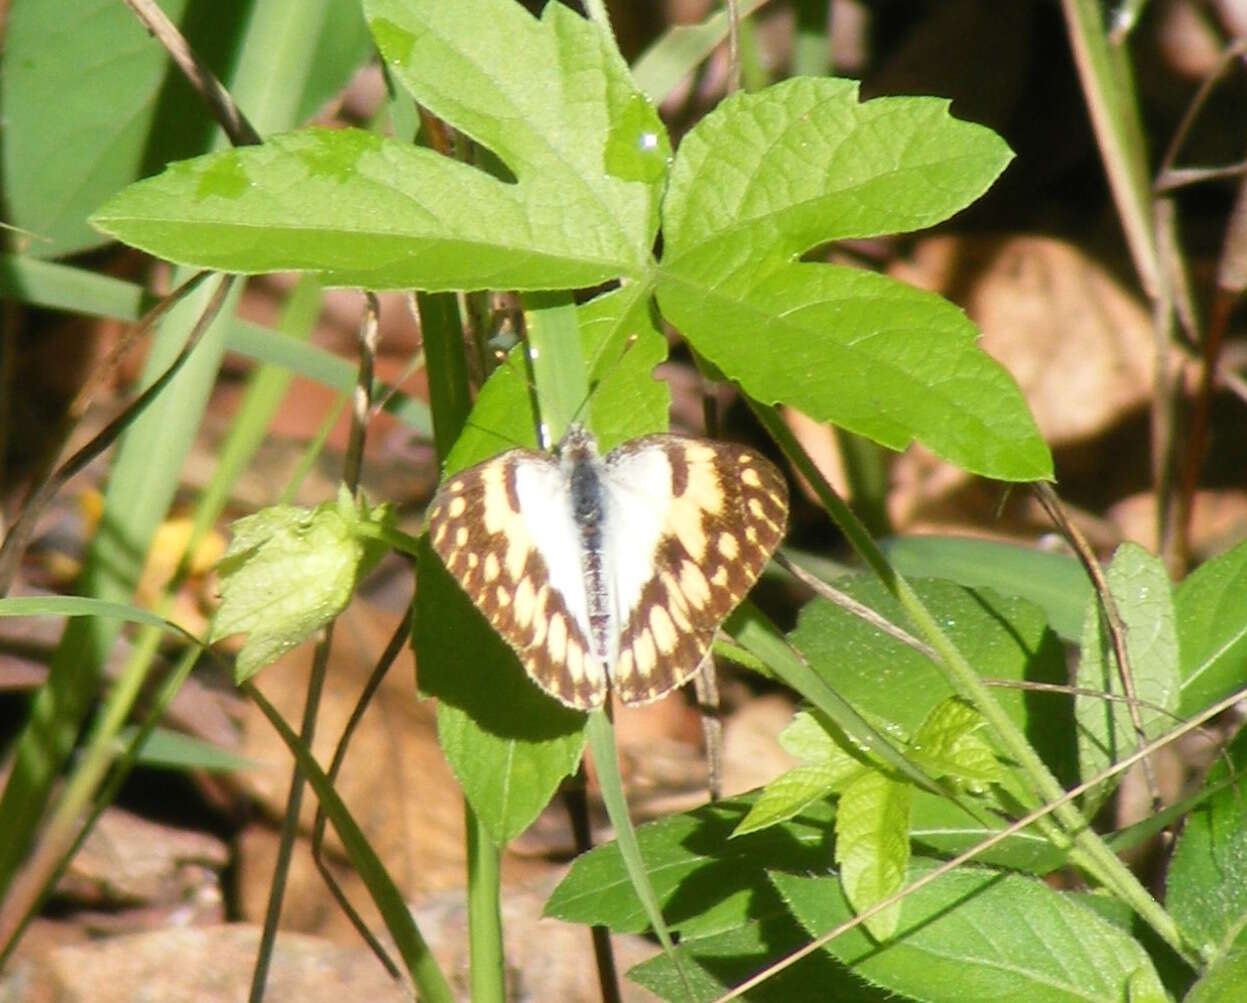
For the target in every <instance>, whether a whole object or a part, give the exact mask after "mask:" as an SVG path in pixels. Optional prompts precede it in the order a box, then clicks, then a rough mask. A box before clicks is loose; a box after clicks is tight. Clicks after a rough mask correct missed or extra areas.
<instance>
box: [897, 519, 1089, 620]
mask: <svg viewBox="0 0 1247 1003" xmlns="http://www.w3.org/2000/svg"><path fill="white" fill-rule="evenodd" d="M880 546H882V547H883V549H884V552H885V553H886V554H887V555H888V560H889V561H891V562H892V566H893V567H894V568H896V570H897V571H899V572H900V573H901V574H902V575H904V576H905V577H907V578H947V579H949V580H950V581H954V582H956V583H957V584H958V585H965V586H967V587H968V588H989V589H992V590H994V591H995V592H997V593H999V594H1000V595H1004V596H1017V597H1018V598H1020V599H1026V600H1028V601H1029V602H1033V603H1034V604H1035V605H1036V606H1038V607H1040V608H1041V609H1042V610H1043V611H1044V613H1045V614H1047V617H1048V623H1049V625H1050V626H1051V627H1052V629H1053V630H1055V631H1056V632H1057V634H1059V635H1060V636H1061V638H1062V639H1063V640H1066V641H1078V640H1079V638H1081V637H1082V621H1083V614H1084V612H1085V611H1086V609H1087V603H1088V602H1090V601H1091V579H1089V578H1088V577H1087V572H1086V571H1084V570H1083V567H1082V565H1081V564H1079V563H1078V559H1077V558H1075V557H1073V556H1072V555H1070V554H1056V553H1049V552H1047V551H1043V550H1036V549H1035V548H1034V547H1022V546H1018V545H1017V544H1014V543H1002V542H1000V541H999V540H976V539H971V538H969V537H953V536H900V537H895V538H893V539H891V540H883V541H881V542H880Z"/></svg>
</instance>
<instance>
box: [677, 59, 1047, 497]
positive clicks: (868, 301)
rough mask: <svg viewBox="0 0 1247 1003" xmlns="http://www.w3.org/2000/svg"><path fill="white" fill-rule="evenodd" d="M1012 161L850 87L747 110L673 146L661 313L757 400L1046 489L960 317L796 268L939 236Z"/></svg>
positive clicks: (776, 97)
mask: <svg viewBox="0 0 1247 1003" xmlns="http://www.w3.org/2000/svg"><path fill="white" fill-rule="evenodd" d="M1010 157H1011V154H1010V153H1009V151H1008V148H1007V147H1006V146H1005V145H1004V143H1003V142H1002V141H1001V140H1000V139H999V138H998V137H997V136H996V135H995V134H994V133H992V132H991V131H990V130H987V129H983V128H981V127H979V126H975V125H971V124H969V123H965V122H959V121H957V120H956V119H953V118H952V117H951V116H950V115H949V114H948V104H947V102H945V101H941V100H936V99H928V98H880V99H877V100H874V101H869V102H866V103H864V104H862V103H859V102H858V100H857V86H856V84H854V83H852V82H849V81H843V80H830V79H808V78H807V79H794V80H790V81H787V82H785V83H783V84H779V85H776V86H774V87H770V88H767V89H766V90H765V91H762V92H760V93H757V94H743V93H742V94H737V95H735V96H733V97H731V98H729V99H727V100H726V101H724V102H722V103H721V104H720V105H719V106H718V108H716V109H715V111H714V112H712V113H711V114H710V115H707V116H706V118H705V119H703V120H702V121H701V122H700V123H698V125H696V126H695V127H694V128H693V129H692V130H691V131H690V132H689V133H688V135H687V136H685V138H684V140H683V142H682V143H681V145H680V149H679V151H678V154H677V157H676V162H675V166H674V167H673V169H672V174H671V183H670V186H669V188H668V192H667V196H666V199H665V201H664V204H663V235H664V241H665V243H664V253H663V261H662V266H661V269H660V272H659V277H658V286H657V293H658V300H659V303H660V304H661V306H662V310H663V314H664V315H665V316H666V317H668V318H669V319H670V320H671V321H672V322H674V323H675V324H676V325H677V326H678V327H679V328H680V329H681V331H682V332H683V333H684V335H685V336H686V337H687V338H688V340H689V341H690V343H691V344H692V345H693V346H694V347H695V348H696V349H697V351H698V352H699V353H700V354H701V355H703V356H704V357H705V358H706V359H708V360H709V361H710V362H711V363H713V364H714V365H715V366H716V367H717V368H718V369H719V370H721V371H722V372H723V373H725V374H727V375H728V376H729V377H730V378H732V379H734V380H737V381H738V382H739V383H740V385H741V386H742V387H743V388H744V389H745V390H746V391H747V392H748V393H749V394H750V395H751V396H753V397H755V398H757V399H758V400H760V401H763V402H767V403H770V402H777V401H782V402H784V403H787V404H791V405H793V406H795V407H798V408H799V409H801V410H802V411H804V412H805V413H807V414H809V415H810V416H811V417H814V418H816V419H818V420H822V421H832V422H835V423H836V424H838V425H841V426H843V427H845V428H847V429H850V430H851V431H854V432H858V433H860V434H862V435H865V436H867V437H869V438H872V439H874V440H875V441H877V442H879V443H881V444H883V445H885V446H889V447H891V448H893V449H902V448H904V447H905V446H907V445H908V444H909V443H910V442H911V441H913V440H915V439H916V440H919V441H921V442H923V443H924V444H925V445H926V446H928V447H929V448H930V449H932V450H933V451H934V452H936V453H938V454H940V455H941V456H943V457H945V458H946V459H949V460H951V461H952V462H954V463H957V464H958V465H960V466H963V467H965V468H966V469H969V470H973V471H975V472H977V473H981V474H984V475H987V476H991V477H997V478H1000V479H1004V480H1035V479H1045V478H1049V477H1051V476H1052V463H1051V457H1050V455H1049V453H1048V450H1047V447H1046V446H1045V444H1044V442H1043V440H1042V438H1041V437H1040V435H1039V432H1038V430H1037V429H1036V427H1035V424H1034V421H1033V419H1032V418H1031V416H1030V412H1029V411H1028V409H1027V407H1026V403H1025V401H1024V400H1023V398H1022V395H1021V393H1020V392H1019V390H1018V388H1017V385H1016V384H1015V383H1014V381H1013V380H1012V378H1011V377H1010V376H1009V375H1008V373H1007V372H1005V370H1004V369H1002V368H1001V367H1000V366H999V365H998V364H997V363H996V362H994V361H993V360H992V359H991V358H990V357H989V356H987V355H986V354H984V353H983V352H981V351H979V349H978V348H977V347H976V346H975V344H974V340H975V337H976V334H977V332H976V331H975V329H974V326H973V324H971V323H970V322H969V321H968V320H967V319H966V317H965V315H964V314H962V313H961V311H960V310H958V309H957V308H956V307H954V306H952V305H951V304H949V303H947V302H946V301H944V300H942V299H940V298H939V297H937V296H934V295H932V294H930V293H926V292H922V291H920V290H917V289H913V288H911V287H909V286H905V285H902V284H900V283H898V282H894V281H892V280H891V279H888V278H886V277H884V276H881V275H877V274H874V273H871V272H865V271H862V270H860V269H852V268H844V267H839V266H832V265H825V264H807V263H800V262H798V261H797V258H798V257H799V256H800V255H802V254H805V253H806V252H808V251H810V250H812V249H813V248H814V247H816V246H817V245H819V244H822V243H825V242H827V241H830V240H838V239H843V238H846V237H864V236H870V235H874V234H880V233H892V232H897V231H904V230H912V229H916V228H919V227H924V226H929V225H931V224H933V223H936V222H938V221H940V220H942V219H945V218H947V217H948V216H949V215H951V214H952V213H953V212H956V211H957V210H958V209H960V208H963V207H964V206H965V205H967V204H968V203H969V202H971V201H973V199H975V198H977V197H978V196H979V195H980V194H982V192H983V191H985V190H986V188H987V186H988V185H989V184H990V183H991V181H992V180H993V179H994V178H995V177H996V176H997V175H998V174H999V172H1000V171H1001V170H1003V168H1004V166H1005V164H1006V163H1007V162H1008V160H1009V159H1010ZM761 332H765V337H762V336H761ZM864 374H868V376H864Z"/></svg>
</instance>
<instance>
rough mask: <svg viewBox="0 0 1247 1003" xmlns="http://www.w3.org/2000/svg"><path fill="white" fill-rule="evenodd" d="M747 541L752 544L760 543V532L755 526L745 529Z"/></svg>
mask: <svg viewBox="0 0 1247 1003" xmlns="http://www.w3.org/2000/svg"><path fill="white" fill-rule="evenodd" d="M745 539H746V540H748V541H749V542H750V543H757V542H758V531H757V530H756V529H755V528H754V527H753V526H746V527H745Z"/></svg>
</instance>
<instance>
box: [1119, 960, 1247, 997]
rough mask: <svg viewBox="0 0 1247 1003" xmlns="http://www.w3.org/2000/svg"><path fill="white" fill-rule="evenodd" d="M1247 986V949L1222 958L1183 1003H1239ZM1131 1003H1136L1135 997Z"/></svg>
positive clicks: (1194, 987)
mask: <svg viewBox="0 0 1247 1003" xmlns="http://www.w3.org/2000/svg"><path fill="white" fill-rule="evenodd" d="M1244 985H1247V948H1239V949H1237V950H1234V951H1231V952H1230V953H1229V954H1227V955H1225V956H1224V957H1222V958H1220V959H1219V960H1218V961H1217V962H1216V963H1214V964H1213V965H1212V966H1211V967H1210V968H1209V969H1208V971H1206V972H1205V973H1204V975H1203V977H1202V978H1201V979H1200V980H1199V981H1198V982H1196V983H1195V985H1193V986H1192V987H1191V991H1190V992H1189V993H1187V994H1186V996H1185V997H1184V999H1183V1001H1182V1003H1239V1001H1240V1000H1241V999H1242V996H1243V986H1244ZM1130 1003H1134V999H1133V997H1132V998H1131V1000H1130Z"/></svg>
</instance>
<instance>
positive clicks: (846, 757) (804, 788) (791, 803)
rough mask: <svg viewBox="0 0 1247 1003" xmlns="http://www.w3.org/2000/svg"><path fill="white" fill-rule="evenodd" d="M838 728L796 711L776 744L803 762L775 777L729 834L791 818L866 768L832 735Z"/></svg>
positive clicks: (740, 832)
mask: <svg viewBox="0 0 1247 1003" xmlns="http://www.w3.org/2000/svg"><path fill="white" fill-rule="evenodd" d="M833 731H834V732H836V733H837V734H838V733H839V729H837V728H836V727H835V725H833V724H831V723H830V722H826V723H823V722H820V721H819V719H818V717H817V715H815V714H813V713H811V712H810V711H799V712H798V713H797V714H795V715H794V716H793V719H792V722H791V723H790V724H789V725H788V727H787V728H785V729H784V730H783V731H782V732H780V735H779V744H780V747H781V748H782V749H783V750H784V751H785V752H787V753H788V755H790V756H792V757H793V758H794V759H801V760H804V761H805V762H806V764H807V765H805V766H798V767H797V768H796V769H793V770H789V771H788V772H787V773H784V774H782V775H781V776H778V777H776V778H775V779H774V780H772V781H771V782H770V783H769V784H767V785H766V787H765V788H764V789H763V791H762V794H761V795H760V796H759V798H758V800H757V801H756V802H755V803H754V806H753V807H752V808H751V809H749V814H748V815H746V816H745V817H744V819H743V820H742V821H741V823H740V825H739V826H737V827H736V831H735V832H734V833H732V835H733V836H741V835H744V834H745V833H747V832H755V831H757V830H758V829H765V828H766V827H767V826H769V825H775V824H776V823H777V822H784V821H787V820H788V819H790V818H792V817H793V816H795V815H798V814H800V812H801V811H802V810H803V809H804V808H805V807H806V806H807V805H808V804H810V803H811V802H813V801H816V800H818V799H819V798H822V797H826V796H827V795H829V794H833V793H836V792H838V791H840V790H841V789H843V787H844V785H845V784H847V783H851V782H852V781H853V780H855V779H857V778H858V777H859V776H861V774H862V773H863V772H865V771H866V770H867V769H869V767H868V766H867V764H866V762H865V761H864V760H863V759H860V758H859V757H858V755H857V754H855V752H854V751H851V750H850V749H849V748H848V747H847V746H848V741H847V739H846V740H845V744H843V745H842V744H841V743H840V742H838V741H837V740H836V739H835V738H833V737H832V732H833Z"/></svg>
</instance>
